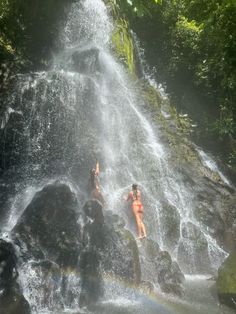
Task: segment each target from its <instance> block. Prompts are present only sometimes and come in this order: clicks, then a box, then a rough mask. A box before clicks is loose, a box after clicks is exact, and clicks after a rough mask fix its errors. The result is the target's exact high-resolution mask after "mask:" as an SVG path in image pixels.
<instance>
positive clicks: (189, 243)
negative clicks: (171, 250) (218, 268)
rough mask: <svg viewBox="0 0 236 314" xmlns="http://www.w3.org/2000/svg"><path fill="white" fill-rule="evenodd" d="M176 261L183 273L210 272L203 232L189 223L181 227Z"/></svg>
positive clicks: (206, 243) (206, 244)
mask: <svg viewBox="0 0 236 314" xmlns="http://www.w3.org/2000/svg"><path fill="white" fill-rule="evenodd" d="M177 260H178V263H179V264H180V265H181V269H182V270H183V271H184V272H185V273H190V274H191V273H210V272H212V268H211V263H210V258H209V253H208V242H207V240H206V238H205V236H204V234H203V232H202V231H201V230H200V229H199V228H198V227H197V226H196V225H194V224H193V223H191V222H187V223H185V224H183V226H182V238H181V240H180V242H179V245H178V252H177Z"/></svg>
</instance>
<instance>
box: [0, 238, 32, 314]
mask: <svg viewBox="0 0 236 314" xmlns="http://www.w3.org/2000/svg"><path fill="white" fill-rule="evenodd" d="M16 262H17V258H16V255H15V251H14V248H13V245H12V244H11V243H9V242H6V241H4V240H2V239H0V290H1V293H0V313H1V314H30V307H29V304H28V302H27V301H26V299H25V298H24V296H23V295H22V293H21V290H20V287H19V285H18V283H17V282H16V279H17V277H18V272H17V269H16Z"/></svg>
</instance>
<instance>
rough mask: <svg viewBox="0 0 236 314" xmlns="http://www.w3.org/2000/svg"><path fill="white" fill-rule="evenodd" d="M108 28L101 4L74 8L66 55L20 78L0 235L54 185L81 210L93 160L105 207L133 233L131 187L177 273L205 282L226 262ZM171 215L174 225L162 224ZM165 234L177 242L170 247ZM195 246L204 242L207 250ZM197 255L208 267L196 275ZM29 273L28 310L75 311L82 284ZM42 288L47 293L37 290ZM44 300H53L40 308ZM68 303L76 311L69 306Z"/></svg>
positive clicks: (90, 0)
mask: <svg viewBox="0 0 236 314" xmlns="http://www.w3.org/2000/svg"><path fill="white" fill-rule="evenodd" d="M112 27H113V26H112V20H111V18H110V17H109V14H108V10H107V8H106V6H105V5H104V3H103V2H102V1H101V0H84V1H81V2H80V3H74V4H73V5H72V9H71V12H70V14H69V16H68V22H67V24H66V27H65V29H64V31H63V33H62V34H61V40H62V42H63V43H64V49H63V51H61V53H60V54H59V55H57V56H55V60H54V63H53V66H52V68H51V70H50V71H48V72H36V73H33V74H24V75H19V76H18V81H17V84H16V87H15V92H14V94H12V95H11V96H9V98H8V108H6V114H5V117H4V119H3V121H2V129H3V128H4V127H5V125H6V124H7V123H8V122H9V119H10V116H11V115H12V113H14V117H15V118H14V119H15V121H17V122H18V123H19V124H20V128H21V131H22V134H23V135H24V141H23V142H22V146H21V149H20V151H19V152H20V154H21V155H22V156H23V157H22V160H19V161H20V162H21V169H22V171H21V174H20V178H21V179H20V181H19V182H20V183H19V187H18V189H17V193H18V195H17V196H16V197H14V199H13V201H12V202H11V204H10V205H9V207H10V208H9V214H8V216H7V219H5V222H6V223H5V228H4V231H5V234H6V233H8V232H10V231H11V230H12V228H13V227H14V225H15V224H16V222H17V219H18V218H19V217H20V215H21V213H22V211H23V210H24V208H25V207H26V205H27V203H29V202H30V200H31V198H32V197H33V195H34V194H35V191H37V190H40V189H41V187H43V186H44V185H45V184H46V183H50V182H51V181H53V180H55V179H60V180H63V181H65V182H67V184H68V185H70V186H71V189H73V190H74V191H75V193H76V194H77V195H78V198H79V200H80V202H81V203H83V201H84V200H85V198H86V193H85V192H84V191H85V185H86V181H87V177H88V172H89V169H90V168H91V167H92V166H93V165H94V162H95V160H96V158H98V159H99V160H100V163H101V168H102V169H101V170H102V171H101V181H102V191H103V194H104V197H105V199H106V202H107V207H108V208H109V209H110V210H112V211H113V212H115V213H118V214H119V215H121V216H123V217H124V218H125V220H126V223H127V225H128V226H129V227H130V228H131V230H132V231H133V232H135V231H134V230H133V226H132V225H130V222H129V217H128V214H127V207H126V204H125V203H124V202H123V201H122V196H124V195H125V194H126V193H127V192H128V190H129V188H130V186H131V184H132V183H133V182H137V183H138V185H139V186H140V188H141V190H142V192H143V197H144V205H145V210H146V216H145V223H146V225H147V230H148V236H149V237H150V238H152V239H153V240H155V241H157V242H158V243H159V245H160V247H161V248H162V249H167V250H168V251H169V252H170V253H171V255H172V257H173V258H174V259H176V260H177V261H178V262H179V263H180V266H181V263H182V262H183V261H184V260H185V265H189V268H187V267H185V271H187V272H192V273H198V272H201V271H204V272H206V273H207V272H209V271H211V270H212V269H216V268H217V267H218V266H219V265H220V264H221V262H222V260H223V259H224V258H225V257H226V255H227V254H226V253H225V252H224V250H222V249H221V248H220V246H219V245H218V244H217V242H216V241H215V240H214V238H213V237H212V236H211V234H210V233H209V232H208V229H207V228H206V227H204V226H203V225H202V224H201V223H200V222H199V221H197V220H196V219H195V218H194V213H193V211H194V208H195V207H196V200H195V198H194V195H195V194H194V193H195V189H194V188H193V187H191V186H189V184H186V183H185V182H184V180H183V176H182V174H181V172H177V171H176V169H174V167H172V166H171V163H170V162H169V160H170V158H171V150H170V149H169V148H168V147H166V146H165V145H164V144H163V143H162V142H161V140H160V138H161V136H160V135H161V130H160V129H159V127H158V126H157V125H152V124H151V123H150V122H149V119H148V117H146V116H145V114H144V113H143V112H142V108H143V107H144V103H143V102H142V100H140V98H139V96H138V95H137V93H136V91H135V87H134V86H133V85H132V82H130V78H129V76H128V74H127V73H126V71H125V70H124V68H123V67H122V66H121V65H120V63H119V62H118V61H117V60H116V58H115V57H114V56H113V55H112V53H111V47H110V45H111V33H112ZM12 108H14V109H12ZM19 108H20V109H19ZM15 142H16V141H15ZM5 162H7V161H5ZM168 215H169V219H171V220H172V223H173V225H170V221H169V222H168V221H167V218H168V217H167V216H168ZM168 224H169V225H170V226H169V227H168ZM168 228H169V229H168ZM170 228H174V232H175V236H174V239H171V240H170V239H168V234H169V233H168V232H169V231H170ZM194 241H201V244H202V247H203V249H202V250H200V249H199V248H198V247H196V246H195V242H194ZM199 254H202V255H203V259H204V263H202V265H200V267H199V263H200V261H199V256H198V255H199ZM35 263H36V261H33V260H32V261H31V263H30V264H27V265H26V264H25V265H23V266H22V268H21V270H20V280H21V285H22V287H23V290H24V294H25V296H26V298H27V299H28V300H29V302H30V304H31V306H32V308H33V309H35V311H38V312H43V311H46V312H48V311H50V310H51V311H55V310H56V311H57V313H59V312H58V311H59V309H58V308H60V305H61V304H63V305H64V306H65V307H66V308H70V309H72V308H74V309H76V308H77V307H78V294H79V293H78V291H79V289H80V288H79V286H80V280H79V278H78V277H73V276H72V275H71V274H69V275H66V276H67V280H66V281H65V282H66V283H64V285H63V284H62V281H63V279H62V277H61V276H60V275H59V274H58V272H57V269H56V266H55V269H53V272H54V273H55V277H58V278H59V279H58V280H54V281H50V278H41V276H42V274H41V273H40V271H39V270H38V272H36V271H35V269H34V265H35ZM204 266H205V267H206V269H202V267H204ZM51 271H52V270H51ZM45 283H46V285H48V286H49V287H51V288H50V291H47V292H45V290H44V289H43V286H45ZM45 293H47V294H51V295H50V296H48V295H47V299H49V300H50V304H47V306H46V308H45V304H44V303H43V299H44V298H45ZM68 295H70V298H71V299H73V302H69V301H68V298H69V297H68ZM76 295H77V296H76ZM126 300H127V299H126ZM43 304H44V305H43ZM149 313H151V310H150V312H149ZM163 313H164V312H163Z"/></svg>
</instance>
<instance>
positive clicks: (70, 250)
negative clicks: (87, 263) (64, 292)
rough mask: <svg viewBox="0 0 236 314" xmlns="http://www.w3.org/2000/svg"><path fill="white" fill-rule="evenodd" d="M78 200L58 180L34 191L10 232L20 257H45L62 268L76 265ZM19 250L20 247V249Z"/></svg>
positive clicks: (77, 250) (79, 236)
mask: <svg viewBox="0 0 236 314" xmlns="http://www.w3.org/2000/svg"><path fill="white" fill-rule="evenodd" d="M79 215H80V214H79V213H78V202H77V199H76V197H75V194H74V193H73V192H72V191H71V190H70V188H69V187H68V186H67V185H66V184H64V183H60V182H55V183H54V184H50V185H47V186H45V187H44V188H43V189H42V190H41V191H39V192H37V193H36V194H35V196H34V198H33V199H32V201H31V202H30V204H29V205H28V206H27V208H26V209H25V211H24V213H23V215H22V216H21V218H20V220H19V221H18V223H17V225H16V226H15V227H14V229H13V231H12V236H13V237H14V238H15V241H17V243H19V245H20V246H21V248H23V247H24V246H26V248H27V249H26V250H25V251H24V252H23V254H24V256H25V257H26V255H27V254H28V255H31V256H33V257H35V258H36V259H49V260H51V261H54V262H56V263H57V264H58V265H60V266H63V267H69V266H70V267H73V268H76V267H77V262H78V254H79V252H80V240H81V234H80V227H79V224H78V223H77V220H78V218H79ZM22 251H23V250H22Z"/></svg>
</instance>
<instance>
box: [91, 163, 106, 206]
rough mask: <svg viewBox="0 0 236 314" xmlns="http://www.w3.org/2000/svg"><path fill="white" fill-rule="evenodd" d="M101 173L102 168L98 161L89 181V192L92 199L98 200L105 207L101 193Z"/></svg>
mask: <svg viewBox="0 0 236 314" xmlns="http://www.w3.org/2000/svg"><path fill="white" fill-rule="evenodd" d="M99 173H100V166H99V162H98V161H96V165H95V168H93V169H92V170H91V171H90V177H89V181H88V192H89V194H90V197H91V198H94V199H97V200H98V201H99V202H100V203H101V204H102V205H103V206H104V205H105V203H106V202H105V200H104V197H103V196H102V194H101V191H100V182H99Z"/></svg>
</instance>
